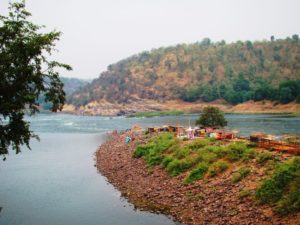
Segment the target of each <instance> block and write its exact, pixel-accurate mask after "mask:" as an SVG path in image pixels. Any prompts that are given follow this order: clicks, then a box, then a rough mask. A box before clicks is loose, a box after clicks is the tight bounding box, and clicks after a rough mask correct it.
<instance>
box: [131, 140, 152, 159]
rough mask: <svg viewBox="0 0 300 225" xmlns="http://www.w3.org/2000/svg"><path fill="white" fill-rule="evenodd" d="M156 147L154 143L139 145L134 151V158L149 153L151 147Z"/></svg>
mask: <svg viewBox="0 0 300 225" xmlns="http://www.w3.org/2000/svg"><path fill="white" fill-rule="evenodd" d="M152 148H154V144H153V143H149V144H145V145H139V146H138V147H137V148H136V150H135V151H134V152H133V157H134V158H140V157H142V156H144V155H147V154H148V152H149V151H150V149H152Z"/></svg>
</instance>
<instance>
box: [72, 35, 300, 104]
mask: <svg viewBox="0 0 300 225" xmlns="http://www.w3.org/2000/svg"><path fill="white" fill-rule="evenodd" d="M100 99H105V100H107V101H108V102H112V103H125V104H126V103H130V102H133V101H135V100H138V99H154V100H157V101H165V100H171V99H182V100H184V101H189V102H194V101H205V102H211V101H214V100H216V99H225V100H226V101H227V102H229V103H231V104H238V103H241V102H244V101H248V100H250V99H253V100H255V101H258V100H263V99H270V100H273V101H278V102H281V103H288V102H291V101H295V100H296V101H300V41H299V36H298V35H293V36H292V37H288V38H286V39H278V40H275V38H274V37H273V36H272V37H271V39H270V40H269V41H256V42H251V41H246V42H241V41H238V42H235V43H229V44H226V43H225V41H221V42H216V43H212V42H211V41H210V39H208V38H205V39H203V40H202V41H201V42H197V43H194V44H179V45H176V46H171V47H166V48H159V49H153V50H151V51H150V52H148V51H145V52H142V53H140V54H138V55H134V56H131V57H129V58H127V59H124V60H121V61H119V62H117V63H115V64H112V65H109V66H108V69H107V71H105V72H103V73H102V74H101V75H100V77H99V78H98V79H95V80H93V82H91V83H90V84H88V85H87V86H85V87H84V88H82V89H81V90H79V91H76V92H75V93H74V94H72V95H71V96H69V98H68V102H69V103H71V104H73V105H76V106H80V105H85V104H87V103H89V102H91V101H95V100H100Z"/></svg>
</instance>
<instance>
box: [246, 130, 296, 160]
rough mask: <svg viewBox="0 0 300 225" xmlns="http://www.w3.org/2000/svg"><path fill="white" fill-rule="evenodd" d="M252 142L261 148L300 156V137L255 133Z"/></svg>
mask: <svg viewBox="0 0 300 225" xmlns="http://www.w3.org/2000/svg"><path fill="white" fill-rule="evenodd" d="M250 141H252V142H254V143H256V144H257V147H260V148H264V149H269V150H274V151H279V152H286V153H291V154H294V155H300V135H281V136H275V135H270V134H265V133H261V132H254V133H252V134H251V135H250Z"/></svg>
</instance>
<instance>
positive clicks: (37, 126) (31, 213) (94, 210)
mask: <svg viewBox="0 0 300 225" xmlns="http://www.w3.org/2000/svg"><path fill="white" fill-rule="evenodd" d="M226 117H227V120H228V121H229V123H228V126H229V127H230V128H234V129H238V130H241V134H242V135H248V134H249V133H251V132H252V131H263V132H267V133H272V134H283V133H297V134H300V118H299V117H290V116H286V115H280V116H278V115H227V116H226ZM196 118H197V116H196V115H194V116H176V117H156V118H124V117H117V118H109V117H87V116H86V117H82V116H72V115H63V114H42V115H38V116H35V117H31V118H28V120H29V121H30V122H31V128H32V130H33V131H35V132H36V133H37V134H39V135H40V138H41V141H40V142H37V141H32V143H31V147H32V151H29V150H27V149H24V148H23V151H22V153H21V154H19V155H14V154H13V153H12V152H11V154H10V155H9V156H8V159H7V161H5V162H2V161H0V181H1V185H0V207H3V209H2V211H1V212H0V224H1V225H44V224H45V225H47V224H49V225H69V224H72V225H76V224H78V225H94V224H95V225H96V224H103V225H155V224H157V225H169V224H176V223H175V222H173V221H172V220H171V219H170V218H168V217H166V216H163V215H156V214H152V213H147V212H141V211H138V210H137V211H135V210H134V208H133V206H132V205H130V204H129V203H128V202H127V201H126V200H124V199H122V198H121V197H120V193H119V192H118V191H117V190H115V189H114V187H113V186H112V185H110V184H108V183H107V182H106V180H105V178H104V177H103V176H102V175H101V174H99V173H98V172H97V170H96V168H95V167H94V164H95V161H94V152H95V151H96V149H97V147H98V146H99V145H100V144H101V143H102V142H103V140H104V134H105V132H108V131H111V130H124V129H127V128H130V127H131V126H132V125H134V124H139V125H141V126H143V127H147V126H155V125H162V124H181V125H188V124H189V123H191V124H193V123H194V121H195V120H196ZM177 224H178V223H177Z"/></svg>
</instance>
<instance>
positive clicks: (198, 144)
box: [188, 138, 211, 150]
mask: <svg viewBox="0 0 300 225" xmlns="http://www.w3.org/2000/svg"><path fill="white" fill-rule="evenodd" d="M210 142H211V141H210V139H209V138H205V139H196V140H194V141H193V142H192V143H191V144H189V145H188V148H189V149H191V150H197V149H200V148H203V147H205V146H207V145H209V144H210Z"/></svg>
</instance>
